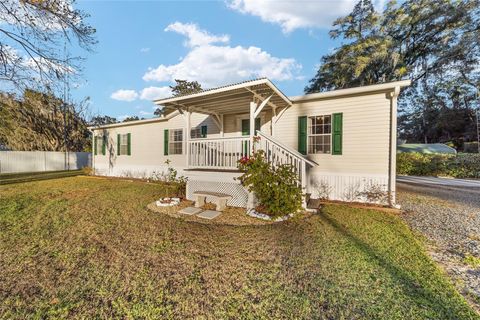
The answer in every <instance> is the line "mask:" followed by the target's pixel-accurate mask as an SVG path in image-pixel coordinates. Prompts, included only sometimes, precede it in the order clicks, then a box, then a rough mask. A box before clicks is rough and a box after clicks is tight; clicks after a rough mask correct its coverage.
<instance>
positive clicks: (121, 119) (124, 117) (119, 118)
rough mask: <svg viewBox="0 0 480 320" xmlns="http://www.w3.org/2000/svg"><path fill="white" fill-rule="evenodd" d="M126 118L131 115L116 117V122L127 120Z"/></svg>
mask: <svg viewBox="0 0 480 320" xmlns="http://www.w3.org/2000/svg"><path fill="white" fill-rule="evenodd" d="M128 117H131V115H129V114H124V115H122V116H118V117H117V120H118V121H123V120H125V119H127V118H128Z"/></svg>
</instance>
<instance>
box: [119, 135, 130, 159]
mask: <svg viewBox="0 0 480 320" xmlns="http://www.w3.org/2000/svg"><path fill="white" fill-rule="evenodd" d="M124 139H125V143H124V144H123V143H122V141H123V140H124ZM122 147H124V149H125V150H124V152H122ZM119 155H121V156H127V155H128V133H125V134H120V150H119Z"/></svg>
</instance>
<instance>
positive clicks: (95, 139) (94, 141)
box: [93, 136, 97, 155]
mask: <svg viewBox="0 0 480 320" xmlns="http://www.w3.org/2000/svg"><path fill="white" fill-rule="evenodd" d="M93 154H94V155H97V136H93Z"/></svg>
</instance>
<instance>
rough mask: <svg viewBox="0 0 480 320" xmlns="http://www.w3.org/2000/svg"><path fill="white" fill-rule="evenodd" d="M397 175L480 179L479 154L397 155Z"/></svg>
mask: <svg viewBox="0 0 480 320" xmlns="http://www.w3.org/2000/svg"><path fill="white" fill-rule="evenodd" d="M397 173H398V174H405V175H414V176H449V177H454V178H480V154H467V153H459V154H457V155H445V154H422V153H398V154H397Z"/></svg>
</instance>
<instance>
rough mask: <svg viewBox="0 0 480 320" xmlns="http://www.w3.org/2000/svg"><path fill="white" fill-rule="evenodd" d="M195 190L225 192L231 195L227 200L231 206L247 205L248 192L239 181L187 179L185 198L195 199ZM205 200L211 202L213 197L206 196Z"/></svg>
mask: <svg viewBox="0 0 480 320" xmlns="http://www.w3.org/2000/svg"><path fill="white" fill-rule="evenodd" d="M195 191H210V192H220V193H226V194H229V195H231V196H232V199H231V200H229V201H228V202H227V204H228V205H229V206H232V207H242V208H245V207H246V206H247V200H248V192H247V191H246V190H245V189H244V188H243V186H242V185H241V184H239V183H235V182H218V181H200V180H188V182H187V199H188V200H192V201H193V200H195V198H194V197H193V193H194V192H195ZM207 202H213V199H212V198H210V197H207Z"/></svg>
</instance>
